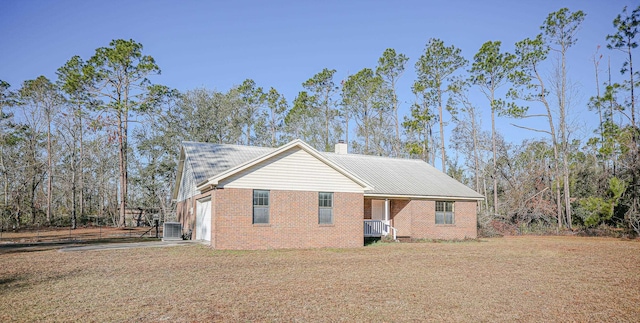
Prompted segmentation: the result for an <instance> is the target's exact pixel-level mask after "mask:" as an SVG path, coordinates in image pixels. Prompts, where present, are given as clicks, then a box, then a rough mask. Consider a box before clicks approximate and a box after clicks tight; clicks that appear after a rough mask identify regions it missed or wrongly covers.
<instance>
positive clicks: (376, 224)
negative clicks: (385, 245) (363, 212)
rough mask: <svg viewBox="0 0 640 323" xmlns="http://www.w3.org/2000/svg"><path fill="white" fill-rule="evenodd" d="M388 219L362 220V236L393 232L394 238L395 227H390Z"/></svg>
mask: <svg viewBox="0 0 640 323" xmlns="http://www.w3.org/2000/svg"><path fill="white" fill-rule="evenodd" d="M389 222H390V221H384V220H364V236H365V238H369V237H384V236H387V235H389V233H393V240H395V239H396V232H397V230H396V228H394V227H392V226H391V224H390V223H389Z"/></svg>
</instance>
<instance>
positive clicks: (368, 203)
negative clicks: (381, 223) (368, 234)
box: [363, 199, 371, 234]
mask: <svg viewBox="0 0 640 323" xmlns="http://www.w3.org/2000/svg"><path fill="white" fill-rule="evenodd" d="M364 218H365V219H368V220H371V199H365V200H364ZM363 234H364V233H363Z"/></svg>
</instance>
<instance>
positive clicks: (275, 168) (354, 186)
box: [218, 148, 364, 193]
mask: <svg viewBox="0 0 640 323" xmlns="http://www.w3.org/2000/svg"><path fill="white" fill-rule="evenodd" d="M218 187H229V188H255V189H272V190H291V191H323V192H357V193H362V192H364V190H363V188H362V186H360V185H359V184H358V183H356V182H354V181H352V180H351V179H349V178H348V177H346V176H344V175H343V174H341V173H340V172H338V171H336V170H335V169H333V168H331V167H330V166H328V165H327V164H325V163H323V162H321V161H320V160H318V159H316V158H315V157H313V156H312V155H310V154H309V153H307V152H306V151H304V150H302V149H300V148H292V149H291V150H289V151H286V152H284V153H282V154H280V155H277V156H274V157H273V158H271V159H268V160H265V161H264V162H262V163H260V164H259V165H255V166H253V167H251V168H248V169H246V170H244V171H242V172H240V173H238V174H236V175H234V176H231V177H229V178H227V179H225V180H223V181H221V182H220V183H219V185H218Z"/></svg>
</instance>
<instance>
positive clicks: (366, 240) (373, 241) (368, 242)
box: [364, 237, 382, 247]
mask: <svg viewBox="0 0 640 323" xmlns="http://www.w3.org/2000/svg"><path fill="white" fill-rule="evenodd" d="M381 240H382V238H380V237H365V238H364V246H365V247H366V246H370V245H372V244H376V243H378V242H380V241H381Z"/></svg>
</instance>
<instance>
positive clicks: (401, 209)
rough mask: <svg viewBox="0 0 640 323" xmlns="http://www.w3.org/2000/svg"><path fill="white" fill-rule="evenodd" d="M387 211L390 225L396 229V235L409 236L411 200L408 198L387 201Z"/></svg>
mask: <svg viewBox="0 0 640 323" xmlns="http://www.w3.org/2000/svg"><path fill="white" fill-rule="evenodd" d="M389 202H390V203H391V205H390V206H389V208H390V210H389V212H390V213H391V214H390V217H391V225H392V226H393V227H394V228H396V230H398V233H397V235H398V237H410V236H411V225H412V224H411V221H412V219H411V207H409V205H410V204H411V201H409V200H391V201H389Z"/></svg>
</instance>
